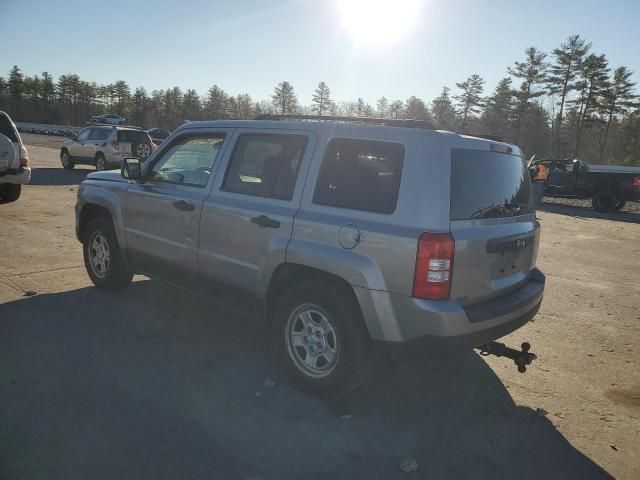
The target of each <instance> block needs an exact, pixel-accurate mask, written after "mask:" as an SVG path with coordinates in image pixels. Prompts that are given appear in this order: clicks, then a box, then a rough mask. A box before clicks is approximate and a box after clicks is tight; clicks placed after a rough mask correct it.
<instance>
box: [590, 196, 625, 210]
mask: <svg viewBox="0 0 640 480" xmlns="http://www.w3.org/2000/svg"><path fill="white" fill-rule="evenodd" d="M618 201H619V200H618V197H616V196H615V195H614V194H613V193H612V192H609V191H603V192H598V193H596V194H595V195H594V196H593V199H592V200H591V206H593V209H594V210H597V211H598V212H603V213H611V212H613V211H614V210H615V208H616V205H617V204H618Z"/></svg>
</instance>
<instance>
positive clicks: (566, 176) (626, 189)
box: [533, 160, 640, 212]
mask: <svg viewBox="0 0 640 480" xmlns="http://www.w3.org/2000/svg"><path fill="white" fill-rule="evenodd" d="M541 164H542V165H544V166H545V167H546V168H547V170H548V176H547V179H546V181H545V189H544V195H545V196H547V197H573V198H582V199H586V198H591V199H592V200H591V204H592V206H593V208H594V209H595V210H598V211H599V212H612V211H614V210H620V209H621V208H623V207H624V205H625V203H626V202H627V201H628V200H638V199H640V167H623V166H619V165H589V164H587V163H585V162H583V161H581V160H538V161H536V162H534V163H533V166H534V168H540V167H539V166H540V165H541Z"/></svg>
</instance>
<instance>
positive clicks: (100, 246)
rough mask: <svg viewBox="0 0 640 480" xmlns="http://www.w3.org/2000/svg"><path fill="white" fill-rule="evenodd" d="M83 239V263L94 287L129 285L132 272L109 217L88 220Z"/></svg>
mask: <svg viewBox="0 0 640 480" xmlns="http://www.w3.org/2000/svg"><path fill="white" fill-rule="evenodd" d="M83 240H84V241H83V249H82V250H83V253H84V265H85V268H86V269H87V273H88V274H89V277H90V278H91V281H92V282H93V284H94V285H95V286H96V287H99V288H103V289H105V290H121V289H123V288H125V287H126V286H127V285H129V282H131V278H132V277H133V274H132V273H131V271H130V270H129V268H128V267H127V264H126V262H125V259H124V254H123V252H122V250H121V249H120V246H119V245H118V240H117V239H116V234H115V232H114V230H113V226H112V225H111V221H110V220H109V219H107V218H104V217H98V218H94V219H93V220H91V221H89V224H88V225H87V228H86V234H85V235H84V239H83Z"/></svg>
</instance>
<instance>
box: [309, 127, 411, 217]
mask: <svg viewBox="0 0 640 480" xmlns="http://www.w3.org/2000/svg"><path fill="white" fill-rule="evenodd" d="M335 142H352V144H355V143H357V142H363V143H382V144H388V145H393V146H396V147H400V148H401V149H402V156H401V158H400V160H401V161H400V169H399V170H398V172H397V173H398V175H399V178H398V181H397V191H396V192H395V202H394V204H393V209H392V210H390V211H381V210H375V209H363V208H355V207H348V206H341V205H332V204H330V203H323V202H321V201H319V200H318V195H319V192H318V187H319V181H320V180H321V178H322V174H323V168H324V166H325V159H326V156H327V154H328V153H329V152H330V151H331V149H332V148H333V144H334V143H335ZM350 148H353V145H352V146H350ZM406 155H407V147H406V145H405V144H404V143H402V142H394V141H391V140H377V139H372V138H354V137H332V138H331V139H330V140H329V141H328V142H327V143H326V145H325V148H324V152H323V154H322V159H321V161H320V167H319V168H318V173H317V175H316V179H315V185H314V188H313V196H312V197H311V203H313V204H314V205H320V206H322V207H330V208H339V209H341V210H351V211H353V212H367V213H374V214H377V215H392V214H394V213H395V211H396V210H397V208H398V199H399V198H400V188H401V186H402V174H403V172H404V160H405V158H406Z"/></svg>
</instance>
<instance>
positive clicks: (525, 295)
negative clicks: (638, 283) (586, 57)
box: [76, 117, 545, 393]
mask: <svg viewBox="0 0 640 480" xmlns="http://www.w3.org/2000/svg"><path fill="white" fill-rule="evenodd" d="M311 118H312V117H310V118H304V119H302V118H296V119H291V118H282V117H274V118H271V119H260V120H255V121H204V122H190V123H188V124H185V125H183V126H182V127H180V128H179V129H177V130H176V131H175V132H173V133H172V134H171V136H170V137H169V138H168V139H167V140H166V141H165V142H164V143H163V144H162V145H161V146H160V147H159V148H158V149H157V150H156V151H155V152H153V153H152V154H151V155H150V156H149V158H148V159H147V160H146V161H144V163H142V164H141V163H139V162H140V161H139V160H138V159H125V160H124V161H123V167H122V171H121V172H99V173H92V174H90V175H89V176H88V177H87V179H86V180H85V181H84V182H82V184H81V185H80V188H79V189H78V200H77V205H76V229H77V236H78V239H79V240H80V241H81V242H82V243H83V245H84V260H85V264H86V268H87V272H88V274H89V276H90V277H91V280H92V281H93V283H94V284H95V285H96V286H98V287H101V288H105V289H110V290H115V289H120V288H123V287H125V286H126V285H127V284H128V283H129V282H130V280H131V277H132V275H133V273H142V274H144V275H148V276H150V277H154V278H159V279H163V280H166V281H169V282H171V283H173V284H180V285H182V286H185V287H187V288H190V289H193V290H195V291H199V292H204V293H206V294H207V295H209V296H212V297H219V298H222V299H223V300H224V301H225V302H233V303H235V304H237V305H238V306H242V307H244V308H250V309H251V310H252V312H254V313H255V314H257V315H258V316H260V317H261V318H264V319H265V320H266V321H268V322H270V323H271V327H272V331H273V332H274V339H275V342H276V348H277V351H278V352H279V356H280V357H281V359H282V361H283V364H284V366H285V368H286V370H287V371H288V373H289V374H290V376H291V377H292V379H293V380H294V381H295V382H296V383H297V384H298V385H299V386H300V387H301V388H303V389H305V390H307V391H310V392H314V393H336V392H345V391H348V390H349V389H352V388H354V387H355V386H357V385H359V384H360V383H361V382H362V381H363V380H364V379H365V378H366V374H367V373H368V371H369V370H370V368H369V367H370V365H371V361H372V360H373V357H374V356H377V357H378V358H380V353H379V352H381V351H382V352H389V351H391V353H392V354H393V356H394V357H395V356H396V354H404V353H408V355H409V356H411V357H413V356H415V355H421V354H429V353H431V352H436V351H441V350H442V349H452V348H454V349H471V348H474V347H478V346H480V345H484V344H486V343H487V342H491V341H492V340H494V339H496V338H499V337H502V336H504V335H506V334H508V333H510V332H512V331H513V330H515V329H517V328H519V327H521V326H522V325H524V324H525V323H527V322H528V321H529V320H531V319H532V318H533V317H534V315H535V314H536V313H537V311H538V308H539V307H540V303H541V301H542V295H543V290H544V280H545V279H544V275H543V274H542V273H541V272H540V271H539V270H538V269H536V267H535V264H536V257H537V250H538V242H539V231H540V230H539V224H538V223H537V222H536V219H535V211H534V206H533V201H532V189H531V182H530V179H529V175H528V172H527V169H526V165H525V164H524V162H523V158H522V155H521V152H520V150H519V149H518V147H516V146H513V145H507V144H505V143H501V142H498V141H492V140H487V139H481V138H475V137H469V136H463V135H458V134H455V133H451V132H443V131H435V130H433V129H430V128H427V126H426V125H424V124H423V123H422V122H418V121H404V122H403V121H390V120H380V121H377V123H375V122H374V123H369V122H367V121H364V120H362V119H359V120H352V121H350V120H346V119H341V120H340V121H337V120H313V119H311ZM376 347H378V348H376ZM379 347H383V348H379ZM384 347H386V348H384Z"/></svg>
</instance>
